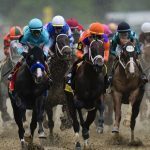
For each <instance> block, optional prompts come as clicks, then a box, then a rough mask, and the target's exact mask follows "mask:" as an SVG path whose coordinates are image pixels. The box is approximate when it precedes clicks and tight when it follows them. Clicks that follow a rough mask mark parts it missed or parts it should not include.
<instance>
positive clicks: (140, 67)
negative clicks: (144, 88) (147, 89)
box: [138, 63, 148, 84]
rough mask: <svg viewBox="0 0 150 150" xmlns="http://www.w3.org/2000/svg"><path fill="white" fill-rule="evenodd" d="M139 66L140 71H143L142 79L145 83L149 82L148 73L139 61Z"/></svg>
mask: <svg viewBox="0 0 150 150" xmlns="http://www.w3.org/2000/svg"><path fill="white" fill-rule="evenodd" d="M138 68H139V70H140V72H141V79H142V81H143V83H144V84H145V83H147V82H148V79H147V76H146V74H145V73H144V71H143V68H142V66H141V64H140V63H138Z"/></svg>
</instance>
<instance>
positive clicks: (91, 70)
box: [84, 62, 98, 76]
mask: <svg viewBox="0 0 150 150" xmlns="http://www.w3.org/2000/svg"><path fill="white" fill-rule="evenodd" d="M84 73H85V74H86V75H89V76H91V75H94V76H97V75H98V73H96V72H95V70H94V68H93V65H92V64H90V63H87V62H84Z"/></svg>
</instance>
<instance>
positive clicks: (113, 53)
mask: <svg viewBox="0 0 150 150" xmlns="http://www.w3.org/2000/svg"><path fill="white" fill-rule="evenodd" d="M116 48H117V42H116V40H115V39H112V43H111V47H110V54H111V55H113V56H116Z"/></svg>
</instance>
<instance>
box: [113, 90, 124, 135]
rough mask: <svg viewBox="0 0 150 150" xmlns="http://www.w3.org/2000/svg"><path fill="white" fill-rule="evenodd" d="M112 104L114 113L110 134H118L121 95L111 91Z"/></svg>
mask: <svg viewBox="0 0 150 150" xmlns="http://www.w3.org/2000/svg"><path fill="white" fill-rule="evenodd" d="M112 94H113V102H114V112H115V123H114V126H113V129H112V133H119V125H120V120H121V99H122V94H121V93H119V92H117V91H113V93H112Z"/></svg>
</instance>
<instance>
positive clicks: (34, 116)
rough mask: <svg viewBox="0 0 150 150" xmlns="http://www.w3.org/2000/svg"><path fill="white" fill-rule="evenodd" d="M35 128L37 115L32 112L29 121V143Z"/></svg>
mask: <svg viewBox="0 0 150 150" xmlns="http://www.w3.org/2000/svg"><path fill="white" fill-rule="evenodd" d="M36 127H37V114H36V111H35V110H33V112H32V119H31V123H30V131H31V142H32V140H33V136H34V131H35V129H36Z"/></svg>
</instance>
